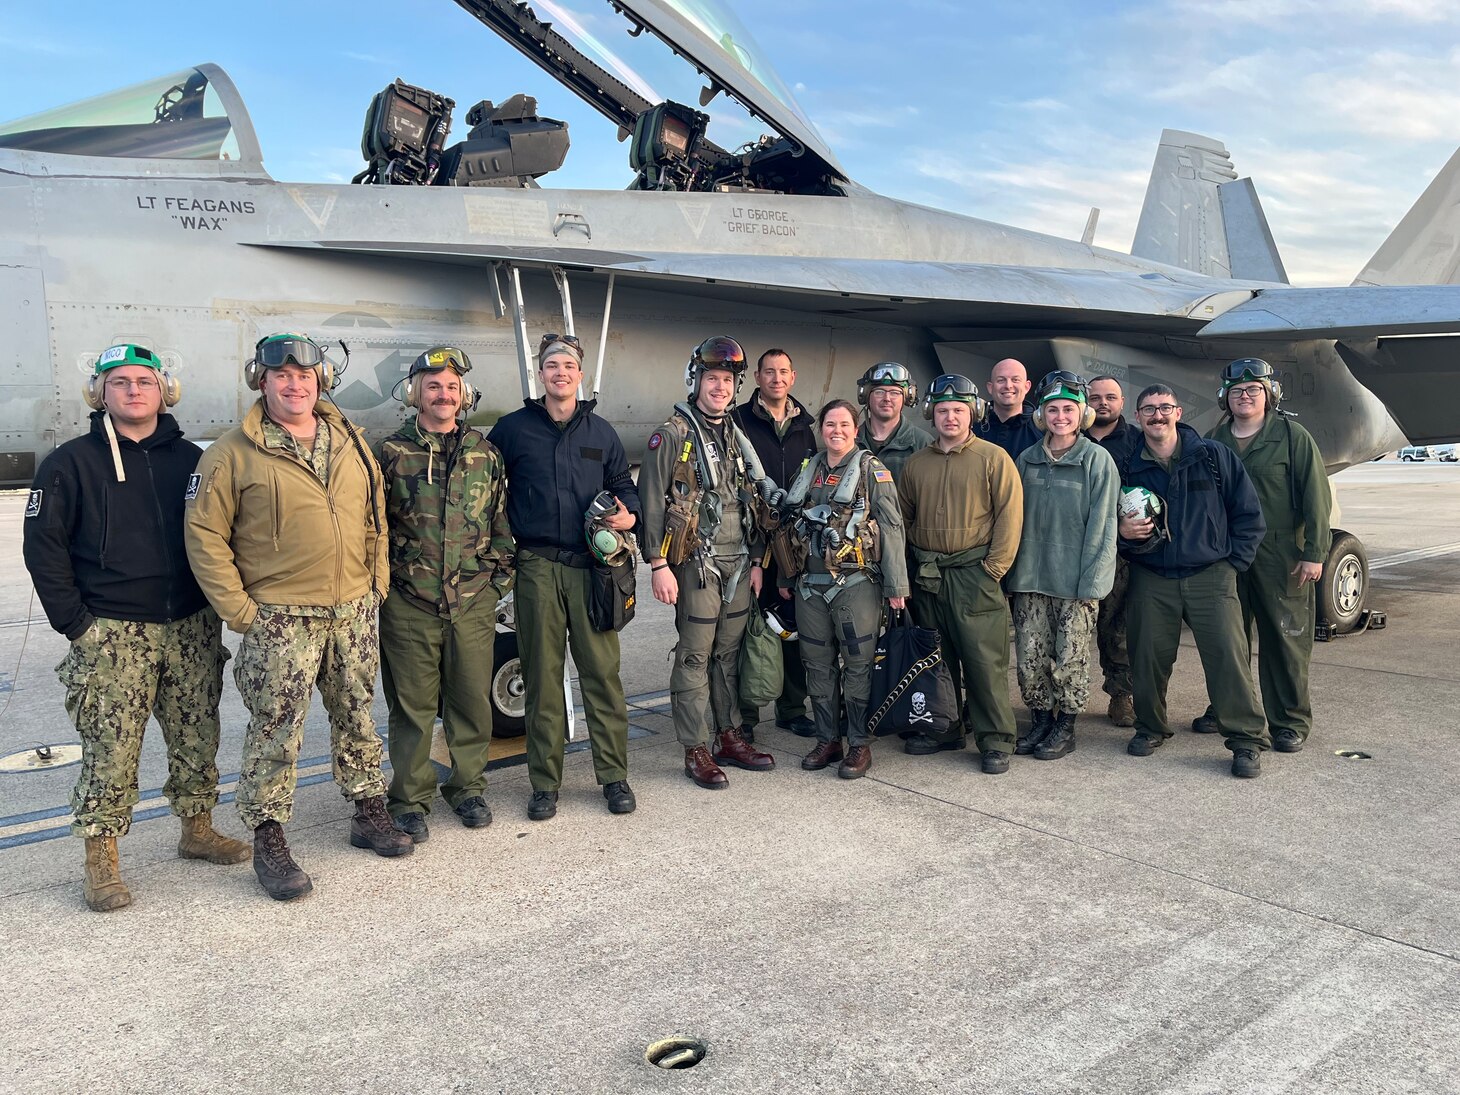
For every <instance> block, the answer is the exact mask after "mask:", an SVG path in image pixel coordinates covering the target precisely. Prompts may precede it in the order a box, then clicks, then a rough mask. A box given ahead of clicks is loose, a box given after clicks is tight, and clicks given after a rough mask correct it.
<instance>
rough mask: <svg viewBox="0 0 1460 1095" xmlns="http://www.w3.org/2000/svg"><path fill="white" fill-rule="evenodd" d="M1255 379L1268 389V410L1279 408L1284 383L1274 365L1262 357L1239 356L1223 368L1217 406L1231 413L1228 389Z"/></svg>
mask: <svg viewBox="0 0 1460 1095" xmlns="http://www.w3.org/2000/svg"><path fill="white" fill-rule="evenodd" d="M1254 381H1255V382H1256V383H1258V384H1261V385H1262V386H1263V388H1264V389H1266V391H1267V410H1269V411H1275V410H1277V408H1278V404H1279V403H1281V402H1282V401H1283V385H1282V382H1281V381H1280V380H1278V378H1277V374H1276V373H1275V372H1273V368H1272V366H1271V365H1269V364H1268V363H1267V362H1266V361H1264V360H1262V358H1260V357H1239V358H1238V359H1237V360H1236V361H1232V362H1229V363H1228V364H1227V366H1226V368H1224V369H1223V370H1222V386H1221V387H1220V388H1218V389H1217V406H1219V407H1221V408H1222V410H1223V411H1226V412H1227V413H1228V414H1231V413H1232V409H1231V407H1229V406H1228V405H1227V404H1228V400H1227V391H1228V389H1230V388H1234V387H1236V386H1237V385H1238V384H1243V383H1247V382H1254Z"/></svg>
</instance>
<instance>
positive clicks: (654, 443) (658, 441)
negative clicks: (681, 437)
mask: <svg viewBox="0 0 1460 1095" xmlns="http://www.w3.org/2000/svg"><path fill="white" fill-rule="evenodd" d="M662 444H664V435H663V434H662V433H660V432H659V431H658V430H655V431H654V432H653V433H652V434H650V435H649V451H650V452H653V451H654V450H655V449H657V448H658V447H659V446H660V445H662Z"/></svg>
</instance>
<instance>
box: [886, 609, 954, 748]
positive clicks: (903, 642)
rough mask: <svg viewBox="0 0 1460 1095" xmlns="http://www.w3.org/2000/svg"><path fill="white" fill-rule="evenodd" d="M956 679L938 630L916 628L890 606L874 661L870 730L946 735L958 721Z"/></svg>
mask: <svg viewBox="0 0 1460 1095" xmlns="http://www.w3.org/2000/svg"><path fill="white" fill-rule="evenodd" d="M957 718H958V711H957V703H956V701H955V700H954V697H953V678H952V677H951V676H950V675H949V673H948V667H947V666H946V665H945V664H943V644H942V640H941V637H940V636H939V635H938V630H937V628H932V627H917V626H915V625H914V624H912V623H911V622H908V617H907V614H906V613H905V612H903V611H902V610H901V609H892V610H891V611H890V612H889V613H888V617H887V630H886V631H884V632H883V633H882V638H881V639H880V640H878V642H877V653H876V654H875V655H874V656H873V659H872V695H871V699H870V702H869V703H868V704H867V729H868V730H870V731H871V732H872V733H873V734H875V735H876V736H877V737H884V736H886V735H889V734H919V733H921V734H929V735H933V736H937V735H939V734H945V733H947V731H948V728H949V727H950V726H952V725H953V724H954V722H956V721H957Z"/></svg>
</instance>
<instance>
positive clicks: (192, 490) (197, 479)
mask: <svg viewBox="0 0 1460 1095" xmlns="http://www.w3.org/2000/svg"><path fill="white" fill-rule="evenodd" d="M202 482H203V477H202V476H201V475H199V474H198V473H197V472H193V474H192V475H190V476H188V489H187V492H186V493H185V494H184V495H183V501H184V502H191V501H192V500H193V499H194V498H196V497H197V496H198V486H199V485H200V484H201V483H202Z"/></svg>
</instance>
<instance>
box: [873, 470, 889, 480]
mask: <svg viewBox="0 0 1460 1095" xmlns="http://www.w3.org/2000/svg"><path fill="white" fill-rule="evenodd" d="M872 478H873V479H875V480H877V482H879V483H891V482H892V473H891V472H890V471H888V470H887V469H886V468H873V469H872Z"/></svg>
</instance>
